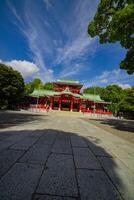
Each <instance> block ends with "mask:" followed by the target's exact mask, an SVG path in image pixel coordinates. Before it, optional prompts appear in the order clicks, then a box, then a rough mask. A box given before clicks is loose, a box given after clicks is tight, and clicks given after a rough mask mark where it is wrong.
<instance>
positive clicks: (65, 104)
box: [61, 100, 71, 111]
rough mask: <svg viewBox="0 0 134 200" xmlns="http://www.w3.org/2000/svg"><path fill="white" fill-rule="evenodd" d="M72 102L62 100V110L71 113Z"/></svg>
mask: <svg viewBox="0 0 134 200" xmlns="http://www.w3.org/2000/svg"><path fill="white" fill-rule="evenodd" d="M70 107H71V101H70V100H62V101H61V110H66V111H70Z"/></svg>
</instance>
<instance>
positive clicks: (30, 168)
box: [0, 163, 43, 200]
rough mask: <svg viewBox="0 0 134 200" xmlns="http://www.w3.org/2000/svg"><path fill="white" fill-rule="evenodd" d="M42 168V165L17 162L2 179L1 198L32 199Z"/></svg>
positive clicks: (7, 199) (0, 185)
mask: <svg viewBox="0 0 134 200" xmlns="http://www.w3.org/2000/svg"><path fill="white" fill-rule="evenodd" d="M42 170H43V168H42V167H41V166H40V165H29V164H24V163H17V164H15V165H14V166H13V168H12V169H11V170H10V171H9V172H8V173H7V174H6V175H5V176H4V177H2V179H1V180H0V199H1V200H9V199H10V200H22V199H25V200H31V196H32V193H33V192H34V190H35V188H36V185H37V182H38V179H39V177H40V175H41V172H42Z"/></svg>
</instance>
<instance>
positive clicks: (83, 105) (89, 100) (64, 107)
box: [29, 79, 112, 114]
mask: <svg viewBox="0 0 134 200" xmlns="http://www.w3.org/2000/svg"><path fill="white" fill-rule="evenodd" d="M82 87H83V85H82V84H80V83H79V81H74V80H63V79H59V80H57V81H56V82H53V90H43V89H38V90H37V89H36V90H34V91H33V93H31V94H30V97H29V102H30V108H33V109H34V108H38V109H42V110H43V109H47V108H48V107H49V109H52V110H61V111H76V112H89V113H100V114H112V113H110V112H108V110H107V104H108V102H104V101H103V100H102V99H101V98H100V96H99V95H95V94H86V93H81V89H82Z"/></svg>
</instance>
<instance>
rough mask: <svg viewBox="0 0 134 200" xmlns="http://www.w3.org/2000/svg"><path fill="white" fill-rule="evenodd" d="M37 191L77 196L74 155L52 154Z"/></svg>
mask: <svg viewBox="0 0 134 200" xmlns="http://www.w3.org/2000/svg"><path fill="white" fill-rule="evenodd" d="M37 193H41V194H50V195H59V196H74V197H75V196H77V195H78V190H77V184H76V179H75V169H74V164H73V157H72V155H62V154H52V155H51V156H50V157H49V159H48V162H47V164H46V170H45V171H44V173H43V175H42V177H41V181H40V183H39V187H38V189H37Z"/></svg>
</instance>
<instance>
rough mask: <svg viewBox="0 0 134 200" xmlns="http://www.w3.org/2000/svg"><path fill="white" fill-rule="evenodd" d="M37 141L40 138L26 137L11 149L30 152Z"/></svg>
mask: <svg viewBox="0 0 134 200" xmlns="http://www.w3.org/2000/svg"><path fill="white" fill-rule="evenodd" d="M37 140H38V137H26V138H24V139H23V140H21V141H20V142H17V143H16V144H14V145H12V146H11V147H10V148H11V149H18V150H28V149H29V148H30V147H31V146H32V145H33V144H34V143H35V142H36V141H37Z"/></svg>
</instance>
